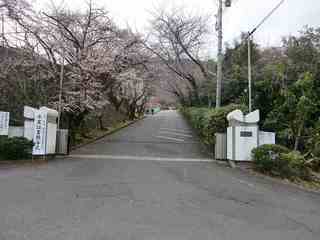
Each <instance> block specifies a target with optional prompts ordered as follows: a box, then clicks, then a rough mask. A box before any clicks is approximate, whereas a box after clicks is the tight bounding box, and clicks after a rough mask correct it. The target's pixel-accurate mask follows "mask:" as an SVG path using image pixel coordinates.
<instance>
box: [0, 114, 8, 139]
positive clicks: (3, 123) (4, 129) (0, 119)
mask: <svg viewBox="0 0 320 240" xmlns="http://www.w3.org/2000/svg"><path fill="white" fill-rule="evenodd" d="M9 119H10V113H8V112H0V136H8V134H9Z"/></svg>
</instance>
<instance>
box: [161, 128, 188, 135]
mask: <svg viewBox="0 0 320 240" xmlns="http://www.w3.org/2000/svg"><path fill="white" fill-rule="evenodd" d="M161 130H164V131H170V132H177V133H185V134H190V133H192V132H191V131H190V130H183V129H174V128H160V131H161Z"/></svg>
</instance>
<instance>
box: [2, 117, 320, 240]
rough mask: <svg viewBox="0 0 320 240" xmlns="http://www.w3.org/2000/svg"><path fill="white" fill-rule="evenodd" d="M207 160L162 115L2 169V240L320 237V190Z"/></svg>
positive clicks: (178, 123)
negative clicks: (47, 158)
mask: <svg viewBox="0 0 320 240" xmlns="http://www.w3.org/2000/svg"><path fill="white" fill-rule="evenodd" d="M172 132H175V133H176V134H173V133H172ZM207 160H208V156H207V155H206V153H205V152H204V151H203V150H202V147H201V145H200V144H199V142H198V139H197V138H196V137H195V136H194V134H193V133H192V131H191V130H190V129H189V127H188V126H187V124H186V123H185V121H183V119H181V117H180V116H179V115H178V114H177V113H176V112H162V113H160V114H158V115H155V116H153V117H149V118H147V119H145V120H143V121H140V122H138V123H136V124H135V125H133V126H131V127H129V128H127V129H124V130H122V131H120V132H118V133H116V134H114V135H112V136H109V137H106V138H105V139H102V140H100V141H99V142H97V143H95V144H91V145H88V146H86V147H84V148H82V149H79V150H78V151H75V152H74V153H73V156H71V157H70V158H68V159H61V160H58V161H54V162H50V163H49V164H47V165H41V166H34V167H21V168H9V169H8V168H6V169H0V240H15V239H17V240H24V239H28V240H29V239H30V240H91V239H93V240H109V239H110V240H144V239H146V240H158V239H159V240H160V239H161V240H164V239H165V240H180V239H181V240H182V239H183V240H186V239H190V240H202V239H205V240H215V239H216V240H233V239H235V240H251V239H252V240H264V239H266V240H270V239H279V240H286V239H290V240H293V239H301V240H308V239H314V240H319V239H320V194H317V193H310V192H307V191H303V190H300V189H297V188H295V187H291V186H287V185H283V184H280V183H278V182H277V181H271V180H267V179H262V178H258V177H255V176H249V175H247V174H246V173H243V172H241V171H239V170H235V169H230V168H226V167H225V166H221V165H218V164H215V163H212V162H207Z"/></svg>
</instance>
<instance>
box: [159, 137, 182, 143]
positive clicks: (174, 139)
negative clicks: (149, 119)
mask: <svg viewBox="0 0 320 240" xmlns="http://www.w3.org/2000/svg"><path fill="white" fill-rule="evenodd" d="M156 138H162V139H167V140H172V141H177V142H184V140H183V139H180V138H173V137H166V136H156Z"/></svg>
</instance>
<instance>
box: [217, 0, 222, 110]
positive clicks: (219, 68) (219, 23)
mask: <svg viewBox="0 0 320 240" xmlns="http://www.w3.org/2000/svg"><path fill="white" fill-rule="evenodd" d="M222 14H223V8H222V0H219V9H218V16H217V17H218V21H217V30H218V63H217V90H216V108H219V107H221V88H222V58H223V56H222V40H223V35H222V34H223V33H222Z"/></svg>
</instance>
